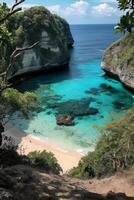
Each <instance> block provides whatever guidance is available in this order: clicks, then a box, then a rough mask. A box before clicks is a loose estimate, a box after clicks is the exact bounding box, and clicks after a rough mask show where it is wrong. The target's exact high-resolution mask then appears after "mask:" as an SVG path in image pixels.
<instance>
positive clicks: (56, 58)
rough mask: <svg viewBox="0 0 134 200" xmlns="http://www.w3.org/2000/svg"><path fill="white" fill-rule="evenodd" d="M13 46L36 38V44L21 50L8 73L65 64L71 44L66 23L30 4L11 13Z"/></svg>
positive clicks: (53, 67)
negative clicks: (37, 42) (29, 48)
mask: <svg viewBox="0 0 134 200" xmlns="http://www.w3.org/2000/svg"><path fill="white" fill-rule="evenodd" d="M14 20H15V22H16V23H14V24H17V25H15V27H14V29H15V31H14V32H13V34H14V37H15V44H14V45H15V46H21V47H25V46H28V45H31V44H33V43H34V42H36V41H39V42H40V43H39V45H38V47H36V48H34V49H31V50H28V51H25V52H24V53H23V55H22V56H20V57H19V59H18V60H17V62H16V65H15V67H14V69H12V71H11V74H10V76H11V77H13V76H16V75H20V74H23V73H27V72H34V71H38V70H48V69H56V68H58V67H65V65H67V64H68V62H69V47H71V46H72V45H73V43H74V41H73V38H72V35H71V31H70V28H69V25H68V23H67V22H66V21H65V20H64V19H62V18H61V17H58V16H56V15H53V14H52V13H50V12H49V11H48V10H47V9H46V8H44V7H33V8H30V9H28V10H25V11H24V12H21V13H19V14H17V15H16V16H15V19H14Z"/></svg>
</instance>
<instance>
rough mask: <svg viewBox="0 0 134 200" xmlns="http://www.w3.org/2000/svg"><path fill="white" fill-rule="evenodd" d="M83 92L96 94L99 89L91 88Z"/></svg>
mask: <svg viewBox="0 0 134 200" xmlns="http://www.w3.org/2000/svg"><path fill="white" fill-rule="evenodd" d="M85 93H87V94H93V95H97V94H99V89H98V88H91V89H89V90H86V91H85Z"/></svg>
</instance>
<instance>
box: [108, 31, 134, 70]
mask: <svg viewBox="0 0 134 200" xmlns="http://www.w3.org/2000/svg"><path fill="white" fill-rule="evenodd" d="M114 49H115V51H114ZM112 51H113V53H114V56H112V55H111V52H112ZM115 54H116V56H115ZM117 57H118V59H117ZM133 58H134V31H132V33H128V34H126V35H125V36H124V37H122V38H121V39H119V40H117V41H116V42H114V43H113V44H112V45H111V46H110V47H109V48H108V50H107V51H106V56H104V62H105V66H114V68H115V67H122V69H126V70H128V72H129V71H131V74H133V66H134V59H133ZM123 67H124V68H123ZM126 73H127V72H126Z"/></svg>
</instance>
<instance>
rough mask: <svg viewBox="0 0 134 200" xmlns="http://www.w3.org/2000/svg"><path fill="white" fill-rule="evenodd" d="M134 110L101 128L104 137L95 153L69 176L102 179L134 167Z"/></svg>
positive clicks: (82, 161) (83, 159)
mask: <svg viewBox="0 0 134 200" xmlns="http://www.w3.org/2000/svg"><path fill="white" fill-rule="evenodd" d="M133 130H134V108H131V109H130V110H129V111H128V112H127V113H126V114H125V116H124V117H122V118H121V119H118V120H115V121H112V122H109V123H107V124H106V125H105V127H103V128H101V131H102V133H103V135H102V136H101V138H100V140H99V141H98V143H97V145H96V148H95V150H94V151H93V152H89V153H88V154H87V155H86V156H84V157H83V158H82V159H81V160H80V162H79V164H78V166H77V167H75V168H73V169H72V170H70V172H69V175H70V176H73V177H78V178H83V177H85V178H89V177H93V176H97V177H101V176H106V175H111V174H113V173H115V172H117V171H120V170H124V169H129V168H132V167H133V166H134V131H133Z"/></svg>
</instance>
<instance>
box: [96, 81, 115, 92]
mask: <svg viewBox="0 0 134 200" xmlns="http://www.w3.org/2000/svg"><path fill="white" fill-rule="evenodd" d="M100 87H101V89H102V90H103V91H106V92H111V93H117V92H118V90H116V89H115V88H114V87H112V86H111V85H108V84H106V83H102V84H100Z"/></svg>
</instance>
